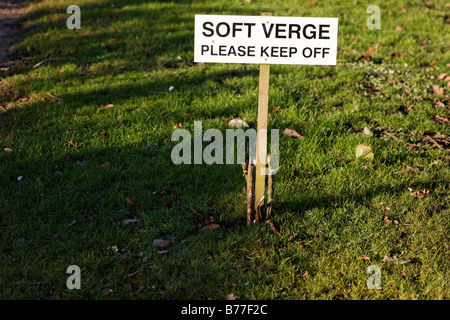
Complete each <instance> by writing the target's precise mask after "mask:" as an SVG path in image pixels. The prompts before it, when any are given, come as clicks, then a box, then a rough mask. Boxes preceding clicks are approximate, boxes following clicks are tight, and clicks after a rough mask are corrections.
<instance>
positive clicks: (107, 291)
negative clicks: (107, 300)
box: [100, 288, 113, 296]
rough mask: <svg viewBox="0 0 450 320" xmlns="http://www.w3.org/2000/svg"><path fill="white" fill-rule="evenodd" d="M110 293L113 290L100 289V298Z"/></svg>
mask: <svg viewBox="0 0 450 320" xmlns="http://www.w3.org/2000/svg"><path fill="white" fill-rule="evenodd" d="M112 292H113V290H112V289H111V288H105V289H102V291H100V293H101V295H102V296H107V295H108V294H110V293H112Z"/></svg>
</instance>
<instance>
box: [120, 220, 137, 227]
mask: <svg viewBox="0 0 450 320" xmlns="http://www.w3.org/2000/svg"><path fill="white" fill-rule="evenodd" d="M135 222H137V223H140V222H141V220H137V219H125V220H122V224H123V225H124V226H125V225H127V224H129V223H135Z"/></svg>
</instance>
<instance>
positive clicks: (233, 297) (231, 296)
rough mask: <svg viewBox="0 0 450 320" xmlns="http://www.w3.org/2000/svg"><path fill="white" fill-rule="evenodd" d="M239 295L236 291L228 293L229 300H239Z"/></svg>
mask: <svg viewBox="0 0 450 320" xmlns="http://www.w3.org/2000/svg"><path fill="white" fill-rule="evenodd" d="M237 299H239V297H238V296H237V295H235V294H234V293H230V294H227V300H237Z"/></svg>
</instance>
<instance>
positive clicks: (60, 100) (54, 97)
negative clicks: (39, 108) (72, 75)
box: [47, 92, 63, 102]
mask: <svg viewBox="0 0 450 320" xmlns="http://www.w3.org/2000/svg"><path fill="white" fill-rule="evenodd" d="M47 94H48V95H49V96H50V97H52V98H53V99H56V100H58V101H59V102H63V101H62V99H61V98H58V97H57V96H54V95H52V94H51V93H50V92H47Z"/></svg>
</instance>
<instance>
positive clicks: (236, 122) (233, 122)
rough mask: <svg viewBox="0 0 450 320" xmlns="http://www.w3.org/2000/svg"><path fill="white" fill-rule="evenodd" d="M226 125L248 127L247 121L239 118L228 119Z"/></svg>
mask: <svg viewBox="0 0 450 320" xmlns="http://www.w3.org/2000/svg"><path fill="white" fill-rule="evenodd" d="M228 125H229V126H230V127H235V128H248V127H249V125H248V123H247V122H245V121H244V120H242V119H239V118H236V119H232V120H230V122H228Z"/></svg>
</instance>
